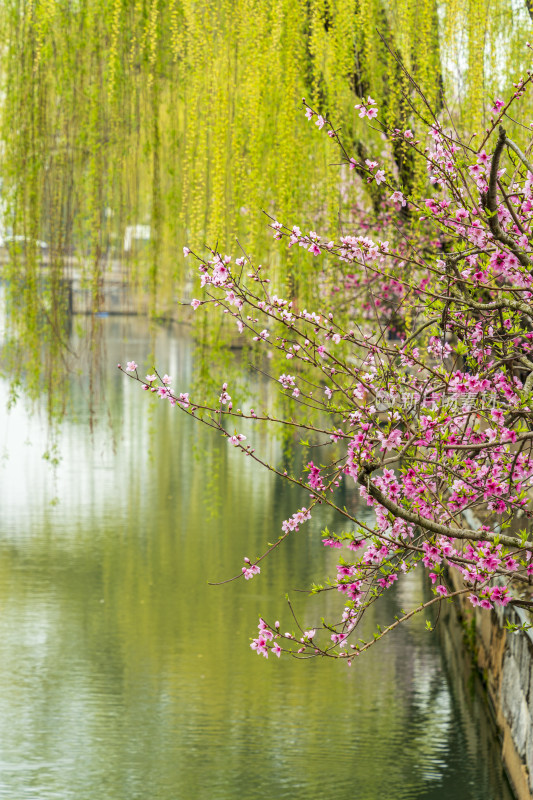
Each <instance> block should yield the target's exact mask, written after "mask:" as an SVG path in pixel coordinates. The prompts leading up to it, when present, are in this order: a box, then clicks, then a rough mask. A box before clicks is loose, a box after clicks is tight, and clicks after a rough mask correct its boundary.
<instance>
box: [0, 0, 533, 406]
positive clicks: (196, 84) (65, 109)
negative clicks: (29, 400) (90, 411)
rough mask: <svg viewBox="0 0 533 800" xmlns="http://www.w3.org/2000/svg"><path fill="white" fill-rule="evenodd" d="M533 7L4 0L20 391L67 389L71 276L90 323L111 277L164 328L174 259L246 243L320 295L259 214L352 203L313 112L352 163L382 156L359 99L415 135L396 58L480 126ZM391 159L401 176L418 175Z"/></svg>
mask: <svg viewBox="0 0 533 800" xmlns="http://www.w3.org/2000/svg"><path fill="white" fill-rule="evenodd" d="M531 13H532V9H531V4H530V3H529V2H528V0H527V1H526V0H490V2H489V0H475V1H474V0H394V1H393V0H216V2H214V0H4V2H3V3H2V4H1V7H0V33H1V40H2V43H3V44H2V49H1V56H0V64H1V67H0V76H1V81H2V92H1V108H0V115H1V116H0V130H1V134H0V136H1V150H0V156H1V162H0V163H1V179H2V183H1V193H2V197H1V200H2V202H1V209H2V215H3V218H2V221H1V223H2V232H3V236H4V239H5V245H6V247H4V250H3V259H2V260H3V266H2V277H3V289H4V295H5V298H6V308H7V322H8V331H9V339H8V344H9V346H7V345H5V346H4V349H3V361H4V364H6V363H9V366H10V369H11V373H12V375H13V376H14V385H16V381H17V380H22V379H23V378H24V379H25V381H26V382H25V386H26V387H29V388H30V390H31V391H37V388H38V387H39V386H42V385H43V384H44V385H48V386H53V385H55V384H57V383H58V380H59V378H60V374H61V372H62V370H63V369H64V367H65V353H66V352H67V348H68V338H69V332H68V329H67V328H66V322H65V321H66V320H67V319H68V287H69V281H70V280H71V279H72V277H73V276H76V277H77V278H79V279H80V280H81V281H82V283H83V286H84V290H85V292H86V293H87V294H88V296H89V297H90V310H91V311H92V312H97V311H98V309H99V308H100V307H101V299H102V287H103V286H104V283H105V280H106V279H108V278H109V276H110V275H117V274H119V275H120V277H121V278H122V279H123V280H125V281H127V283H128V285H129V286H130V287H131V288H132V290H133V291H134V292H135V294H136V296H137V297H139V298H141V297H144V298H148V305H149V310H150V313H151V314H152V315H153V316H155V317H157V315H164V316H169V315H172V314H173V312H174V307H175V299H176V297H179V296H180V295H183V293H184V292H185V290H186V284H187V280H188V273H187V269H186V264H187V262H184V261H183V259H182V258H181V246H182V245H183V244H185V243H186V244H188V245H190V246H193V247H195V248H197V249H199V250H201V249H202V247H203V245H204V243H205V242H208V243H210V244H215V243H218V246H219V247H220V248H221V249H226V248H230V249H231V250H232V252H233V251H234V249H235V247H236V245H235V238H236V237H238V238H239V241H241V242H243V243H245V245H246V247H247V248H249V249H250V250H251V251H253V252H254V253H255V255H256V256H258V257H259V258H260V259H268V263H269V265H270V267H271V269H273V270H274V271H275V272H276V276H277V278H278V279H281V280H285V281H288V282H289V283H291V284H298V283H299V284H300V286H301V291H304V290H308V291H312V289H313V286H315V285H316V284H315V283H314V282H311V281H308V280H307V278H308V276H309V270H310V268H311V264H310V261H308V260H306V258H305V257H303V256H302V253H301V252H300V253H298V252H297V251H296V249H293V250H292V251H290V253H289V254H288V256H287V258H286V259H285V260H284V262H283V264H281V263H280V262H279V261H276V256H275V255H274V254H272V253H271V252H270V251H269V247H268V241H269V239H268V238H266V236H265V228H266V225H265V217H264V216H263V215H262V213H261V210H264V211H266V212H267V213H272V214H275V215H276V216H277V217H279V218H280V219H283V220H294V221H295V222H298V223H304V224H305V223H306V222H308V223H309V224H313V225H319V224H322V225H329V226H337V225H338V218H339V214H341V215H343V214H346V213H347V212H348V211H349V208H350V204H351V203H353V196H352V195H351V194H350V190H349V186H348V188H347V181H346V180H345V179H344V178H343V176H342V173H341V177H339V170H338V169H337V168H332V167H331V162H332V161H334V160H335V157H334V155H332V151H331V149H330V148H328V147H327V144H328V142H327V140H325V141H324V142H323V145H322V144H317V137H316V136H313V131H312V130H311V126H309V125H307V124H306V122H305V119H304V118H303V115H302V112H301V98H302V97H303V96H305V97H306V99H307V100H308V102H310V103H311V104H313V105H314V106H315V107H317V108H319V109H320V110H323V111H325V112H327V114H328V116H329V117H330V118H332V119H335V120H337V122H338V124H339V126H341V127H342V131H343V136H344V139H345V140H346V141H347V142H348V144H349V146H351V147H353V148H354V150H355V151H356V152H357V153H358V154H359V155H360V156H361V155H365V154H366V153H368V154H374V155H376V154H377V153H380V152H382V151H383V150H384V149H385V150H387V147H386V143H383V142H382V141H381V140H380V136H379V134H378V133H376V135H375V137H374V139H373V140H369V139H368V133H363V128H362V127H360V126H359V120H358V119H357V116H356V115H355V114H354V110H353V105H354V101H355V98H357V97H360V96H361V95H366V94H369V93H371V94H372V96H373V97H375V98H376V99H377V101H378V103H379V105H380V108H381V109H382V110H383V118H384V121H385V122H386V123H388V124H390V125H392V126H393V127H407V126H408V125H412V124H413V107H412V106H411V105H410V103H409V102H406V100H405V97H406V96H409V94H410V86H409V80H408V78H407V77H406V74H405V72H404V71H403V70H402V69H401V68H400V67H399V61H398V58H400V59H401V61H402V63H403V64H404V65H405V66H406V67H407V70H408V71H409V73H410V74H411V75H412V76H413V78H414V79H415V80H416V81H417V82H418V83H419V84H420V85H421V86H422V87H423V89H424V92H425V94H426V97H427V98H428V100H429V102H430V103H431V104H432V105H433V106H434V107H435V108H442V105H443V103H447V104H448V105H449V107H450V110H451V113H452V115H453V117H454V120H455V122H456V124H457V125H458V126H460V127H461V128H463V129H465V128H468V127H470V126H472V127H475V126H479V125H480V124H482V123H483V118H484V115H485V114H486V113H487V102H488V100H489V99H490V98H491V97H493V96H494V95H496V94H497V93H498V91H499V89H500V86H501V85H502V84H503V81H504V80H505V79H506V78H508V76H509V74H511V73H513V71H516V72H517V73H518V71H519V70H520V69H522V68H523V67H524V63H525V60H526V50H525V48H524V42H525V40H526V39H527V38H528V37H530V33H531ZM412 102H413V103H414V104H415V110H416V103H417V102H418V101H417V100H416V99H415V98H414V97H413V100H412ZM524 107H526V106H524ZM526 110H527V107H526ZM365 130H367V129H365ZM322 138H323V139H325V137H322ZM397 147H401V146H400V145H398V146H397ZM389 151H390V152H389V153H388V157H390V158H391V159H392V160H393V161H394V162H395V165H396V168H397V169H398V170H399V172H400V174H401V175H402V178H403V180H404V181H407V182H411V183H414V182H416V181H417V180H423V175H420V174H418V172H417V166H416V164H414V163H412V162H410V161H409V160H408V158H407V155H406V153H405V152H402V151H401V149H394V148H392V149H391V148H389ZM140 231H142V232H143V233H142V237H144V238H139V235H140V234H139V232H140ZM44 243H46V245H47V246H46V247H45V246H44ZM89 328H90V329H91V331H92V333H93V335H94V334H95V331H96V326H95V323H94V318H92V319H91V322H90V324H89ZM91 341H94V337H93V338H91ZM91 352H93V354H94V353H96V352H97V349H96V347H95V346H93V348H92V351H91Z"/></svg>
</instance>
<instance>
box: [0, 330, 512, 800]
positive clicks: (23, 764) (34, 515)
mask: <svg viewBox="0 0 533 800" xmlns="http://www.w3.org/2000/svg"><path fill="white" fill-rule="evenodd" d="M102 325H103V326H104V329H105V334H106V347H107V355H106V360H107V363H108V365H109V368H108V369H107V367H106V369H107V372H106V375H107V379H106V383H105V390H106V397H107V400H108V404H109V420H108V423H107V424H100V425H99V426H97V427H96V428H95V429H94V431H93V432H92V434H91V432H90V428H89V426H88V425H87V424H86V422H87V414H88V410H87V409H88V402H87V400H88V398H87V393H88V387H87V386H86V385H85V384H84V382H83V380H81V381H73V383H72V386H71V387H69V389H68V391H69V396H70V401H71V406H70V412H69V414H68V416H67V417H66V418H65V421H64V425H63V429H62V432H61V436H60V451H61V456H62V460H61V462H60V464H59V465H58V467H57V469H56V470H55V471H54V470H52V469H51V468H50V466H49V465H48V464H47V463H46V462H44V461H43V460H42V458H41V454H42V452H43V451H44V450H45V449H46V447H47V435H48V434H47V428H46V423H45V421H44V420H43V419H42V418H41V417H40V416H39V414H38V413H36V414H34V415H33V416H30V415H28V413H27V411H26V410H25V409H24V407H23V405H22V404H20V405H18V406H17V407H15V409H14V410H13V411H12V412H11V413H10V414H9V415H4V416H3V423H4V424H3V426H2V430H1V431H0V435H1V437H2V439H1V442H0V447H1V449H2V452H3V453H4V455H5V456H6V457H5V458H4V460H3V462H2V463H3V467H2V473H1V484H0V501H1V506H2V520H1V523H0V719H1V720H2V724H1V726H0V798H6V799H7V798H9V800H13V799H14V798H16V799H17V800H18V798H21V799H22V798H32V800H33V799H35V800H49V799H50V800H51V799H52V798H61V800H70V798H72V799H73V800H74V798H76V800H93V798H94V800H107V798H109V800H116V798H124V799H125V800H135V799H136V798H139V800H140V799H141V798H142V800H146V798H148V797H149V798H153V799H154V800H155V799H157V800H174V799H175V798H179V799H180V800H181V798H187V800H208V799H209V800H212V799H213V798H215V799H216V798H220V800H230V799H231V800H233V798H235V797H236V796H242V797H244V798H247V800H255V799H256V798H257V800H259V799H260V800H265V798H272V797H276V798H279V799H280V800H289V799H290V800H298V798H306V800H309V799H310V798H311V799H312V800H314V799H315V798H316V799H317V800H318V798H329V797H336V798H339V800H344V799H345V798H346V800H348V798H350V800H351V799H352V798H356V799H357V800H374V799H375V798H376V799H377V798H379V799H380V800H381V799H382V798H394V799H395V800H404V799H405V800H407V799H408V798H424V799H425V800H444V798H450V797H461V798H464V800H490V798H494V800H496V799H497V800H506V798H510V795H509V793H508V790H507V788H506V786H505V784H504V782H503V780H502V776H501V772H500V770H499V767H498V764H499V755H498V750H497V746H496V743H495V741H494V739H491V738H490V736H489V737H487V736H486V735H484V734H482V732H483V730H484V729H488V728H487V726H488V723H487V720H486V716H485V711H484V708H483V703H482V701H481V699H480V698H479V697H474V698H473V699H472V698H468V697H466V696H465V693H464V691H462V690H460V689H458V688H457V687H456V686H455V684H457V683H458V677H457V675H456V674H455V673H456V672H457V670H460V669H461V666H460V664H459V665H458V664H457V663H455V664H452V663H451V662H448V661H447V660H446V658H445V657H444V656H443V651H442V650H441V649H440V646H439V639H438V637H436V636H431V635H429V634H427V633H426V632H425V631H424V620H418V621H417V620H415V621H414V622H413V624H411V626H410V627H408V628H405V629H404V630H402V631H399V632H398V633H397V634H396V635H395V636H391V637H389V638H388V639H386V640H384V641H383V643H382V644H381V645H380V646H378V647H376V648H375V649H373V650H371V651H370V652H369V653H368V654H367V655H365V656H364V657H362V658H361V659H360V660H359V661H357V662H356V664H355V665H354V667H352V669H351V670H350V669H348V668H346V667H345V666H344V665H339V664H337V663H325V662H319V661H308V662H303V663H296V662H294V661H290V660H287V661H283V660H282V661H280V662H278V661H276V662H275V663H274V660H273V659H269V660H268V661H266V660H265V659H262V658H261V659H260V658H258V657H257V656H256V655H255V654H253V653H252V652H251V651H250V650H249V648H248V636H249V635H251V634H252V633H253V631H254V628H255V625H256V622H257V617H258V615H259V614H260V613H261V614H263V615H264V616H266V617H267V618H269V619H275V618H278V617H279V616H280V615H281V614H282V613H285V612H284V600H283V597H284V593H285V591H287V589H291V588H292V587H303V586H307V585H308V584H309V582H310V580H311V579H312V578H313V577H316V576H317V575H321V574H323V572H325V571H326V569H327V566H328V561H331V559H332V558H334V554H332V553H329V552H326V551H325V550H324V548H322V546H321V545H320V543H319V541H318V537H317V535H316V533H317V527H316V517H315V523H314V526H313V527H311V526H308V530H307V531H304V529H302V531H301V533H300V534H299V536H298V537H295V538H294V540H293V541H292V542H289V546H288V547H286V548H285V549H284V550H280V551H279V552H276V553H274V555H273V557H272V558H271V559H270V561H269V562H268V563H267V564H265V567H264V569H263V571H262V574H261V576H260V578H258V579H254V581H253V582H252V583H250V584H245V583H244V582H241V581H238V582H236V583H232V584H229V585H226V586H224V587H218V588H214V587H209V586H207V579H208V578H211V579H213V578H214V579H217V578H223V577H227V576H229V575H231V574H234V573H235V572H236V571H238V570H239V569H240V565H241V563H242V557H243V555H250V556H253V555H255V554H257V553H259V552H260V551H261V549H262V547H263V545H264V543H265V542H266V541H269V540H271V539H272V538H273V535H275V533H274V534H273V531H277V530H278V529H279V526H280V525H281V522H282V520H283V519H284V518H285V517H286V516H287V515H288V514H289V513H292V511H294V509H295V508H296V507H298V505H301V504H302V503H303V502H304V499H303V496H302V497H300V496H299V495H298V493H297V492H295V491H291V490H290V489H287V488H286V487H284V486H283V485H281V484H280V483H279V482H278V481H277V480H274V479H273V478H272V476H271V475H269V474H268V473H266V472H265V471H262V470H261V469H260V468H258V467H257V466H256V465H254V464H253V463H250V462H249V461H246V462H245V461H244V459H243V458H242V457H239V454H238V453H237V452H235V451H234V450H233V449H231V448H228V446H227V444H226V443H225V442H224V441H222V440H221V439H220V440H219V439H217V438H213V436H212V435H210V432H208V431H203V430H201V429H199V428H198V427H197V426H195V425H194V424H193V423H192V421H191V420H189V419H187V418H186V417H185V416H184V415H181V414H179V412H178V413H176V409H174V410H172V409H171V408H170V407H169V406H168V405H167V404H164V405H163V404H159V405H158V404H157V403H155V404H150V403H149V402H147V400H148V399H149V398H147V397H146V396H145V395H144V393H142V392H140V391H139V390H138V387H137V386H136V385H134V384H133V383H132V382H131V383H130V382H127V381H126V380H124V378H123V376H121V375H120V374H118V371H117V372H116V373H115V369H116V366H115V365H116V363H117V361H119V360H123V359H124V358H125V357H126V356H129V357H131V356H136V357H137V356H139V354H142V353H143V352H148V351H149V349H150V344H149V336H148V331H147V330H145V329H144V328H143V326H142V324H141V323H139V322H138V321H137V320H134V321H131V320H130V321H127V320H116V319H115V320H114V319H108V320H102ZM191 352H192V351H191V345H190V342H189V341H188V339H187V337H186V336H185V335H180V334H179V333H177V332H176V331H175V330H174V331H161V332H160V334H159V335H158V338H157V342H156V358H157V361H158V363H160V364H161V365H163V366H164V367H165V368H168V371H169V373H170V374H172V375H173V376H174V378H175V379H176V383H177V384H179V386H180V389H182V390H184V391H187V390H188V388H190V383H191ZM138 360H140V359H138ZM259 444H260V445H261V446H262V447H265V448H267V449H268V448H270V450H271V455H274V454H275V448H276V444H275V443H273V442H271V441H270V442H269V441H268V440H262V441H261V442H260V443H259ZM193 451H196V452H197V453H198V452H199V453H201V455H200V456H196V457H195V456H194V454H193ZM216 496H219V497H220V498H221V499H222V506H221V509H222V510H221V513H220V514H219V515H218V516H217V515H213V514H212V513H210V511H211V509H212V505H213V503H214V498H215V499H216ZM54 498H57V499H58V500H59V503H57V504H53V503H52V502H51V501H52V500H53V499H54ZM321 521H322V522H323V523H334V520H332V519H331V518H330V517H329V516H328V513H327V512H326V511H322V519H321ZM313 531H314V534H313ZM423 593H424V588H423V587H422V586H421V585H420V583H419V582H418V580H417V579H416V578H410V579H409V580H407V581H404V582H403V584H401V585H400V587H399V588H398V591H397V592H396V594H395V595H392V594H391V597H390V598H389V599H388V600H387V601H386V603H387V607H386V608H385V607H382V608H381V610H380V611H379V610H378V613H379V614H383V615H384V614H387V615H391V614H394V613H397V612H398V610H399V608H400V607H407V606H411V605H412V604H413V603H416V602H417V601H418V600H419V599H420V598H421V597H422V595H423ZM294 599H295V603H296V605H297V607H298V609H299V610H300V612H301V613H302V615H303V618H304V619H307V618H308V619H309V621H312V620H313V619H314V613H315V605H314V604H317V602H320V601H316V600H313V601H309V600H308V599H307V598H305V597H304V596H300V595H297V596H295V598H294ZM328 602H330V603H332V604H334V603H337V598H336V597H333V596H331V597H328ZM285 620H286V623H287V624H289V623H288V618H287V616H285ZM368 622H369V624H372V625H373V624H374V623H375V622H376V618H375V617H374V619H369V620H368ZM452 670H453V671H452ZM469 704H470V705H469ZM479 752H482V753H483V758H482V759H480V758H479V757H478V756H479Z"/></svg>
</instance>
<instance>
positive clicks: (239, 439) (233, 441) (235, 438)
mask: <svg viewBox="0 0 533 800" xmlns="http://www.w3.org/2000/svg"><path fill="white" fill-rule="evenodd" d="M245 440H246V436H243V434H242V433H236V434H235V435H234V436H230V437H229V438H228V442H229V443H230V444H232V445H233V446H234V447H237V446H238V445H239V444H240V443H241V442H244V441H245Z"/></svg>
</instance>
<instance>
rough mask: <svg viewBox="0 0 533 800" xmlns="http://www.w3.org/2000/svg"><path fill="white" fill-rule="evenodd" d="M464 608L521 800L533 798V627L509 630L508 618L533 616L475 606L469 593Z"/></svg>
mask: <svg viewBox="0 0 533 800" xmlns="http://www.w3.org/2000/svg"><path fill="white" fill-rule="evenodd" d="M451 573H452V574H450V575H449V580H450V582H451V583H452V584H453V585H454V588H455V589H459V588H462V587H461V586H460V585H459V583H458V581H459V580H460V576H458V575H457V574H456V575H453V573H456V570H452V571H451ZM455 584H457V585H455ZM459 607H460V611H461V615H462V623H463V629H464V632H465V636H466V640H467V642H468V645H469V646H470V648H471V650H472V656H473V658H474V661H475V664H476V666H477V668H478V669H479V670H480V672H481V675H482V678H483V681H484V684H485V686H486V690H487V694H488V699H489V703H490V705H491V707H492V712H493V715H494V719H495V721H496V725H497V727H498V733H499V736H500V740H501V744H502V759H503V762H504V765H505V769H506V772H507V775H508V777H509V780H510V782H511V785H512V788H513V790H514V792H515V794H516V796H517V798H518V800H533V630H531V629H530V630H527V631H519V632H512V631H508V630H506V629H505V624H506V621H507V620H508V621H510V622H511V623H516V624H519V625H522V624H523V623H524V622H525V623H529V624H531V623H532V619H531V616H530V615H529V614H527V613H526V612H524V611H523V610H522V609H520V608H511V607H507V608H501V607H498V608H497V610H494V611H485V610H483V609H478V608H476V609H474V608H473V607H472V605H471V604H470V602H469V600H468V596H467V595H461V596H460V601H459Z"/></svg>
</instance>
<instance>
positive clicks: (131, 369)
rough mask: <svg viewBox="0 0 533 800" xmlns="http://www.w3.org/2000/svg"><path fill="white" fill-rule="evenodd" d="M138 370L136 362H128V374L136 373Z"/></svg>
mask: <svg viewBox="0 0 533 800" xmlns="http://www.w3.org/2000/svg"><path fill="white" fill-rule="evenodd" d="M136 369H137V364H136V363H135V361H128V363H127V364H126V372H135V370H136Z"/></svg>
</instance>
